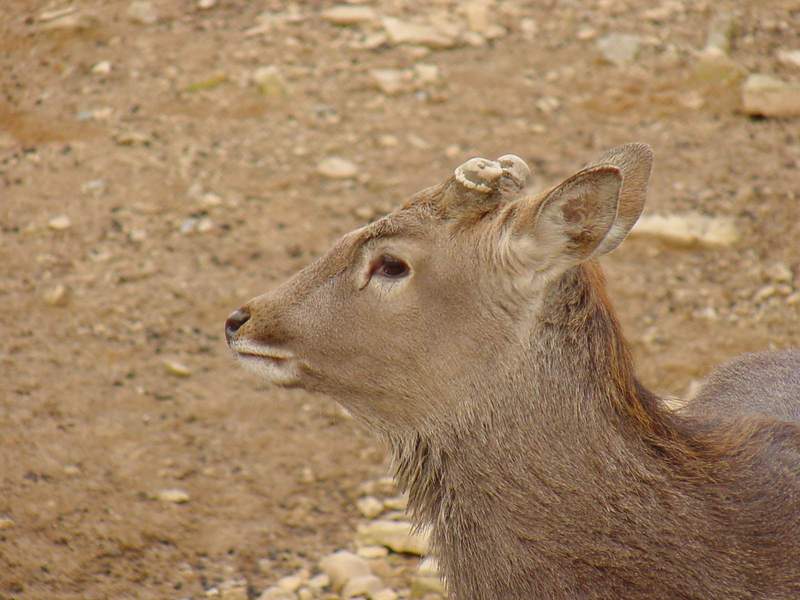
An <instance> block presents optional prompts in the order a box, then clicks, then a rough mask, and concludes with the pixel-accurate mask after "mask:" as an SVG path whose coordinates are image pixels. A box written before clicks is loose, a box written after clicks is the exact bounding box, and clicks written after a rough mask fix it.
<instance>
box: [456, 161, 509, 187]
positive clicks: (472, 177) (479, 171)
mask: <svg viewBox="0 0 800 600" xmlns="http://www.w3.org/2000/svg"><path fill="white" fill-rule="evenodd" d="M455 176H456V179H457V180H458V181H459V183H461V185H463V186H464V187H466V188H469V189H471V190H476V191H478V192H481V193H483V194H488V193H489V192H491V191H492V190H493V189H494V187H495V185H494V184H495V183H496V182H497V181H498V180H499V179H500V177H502V176H503V167H501V166H500V163H499V162H496V161H494V160H489V159H487V158H470V159H469V160H468V161H467V162H465V163H464V164H463V165H461V166H460V167H458V168H456V170H455Z"/></svg>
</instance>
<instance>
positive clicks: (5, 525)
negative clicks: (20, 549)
mask: <svg viewBox="0 0 800 600" xmlns="http://www.w3.org/2000/svg"><path fill="white" fill-rule="evenodd" d="M14 525H15V523H14V519H12V518H11V517H0V529H11V528H12V527H14Z"/></svg>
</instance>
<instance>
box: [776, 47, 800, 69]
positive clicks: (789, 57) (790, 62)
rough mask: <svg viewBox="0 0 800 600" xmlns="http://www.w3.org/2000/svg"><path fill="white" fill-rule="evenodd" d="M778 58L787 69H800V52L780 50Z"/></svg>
mask: <svg viewBox="0 0 800 600" xmlns="http://www.w3.org/2000/svg"><path fill="white" fill-rule="evenodd" d="M777 56H778V61H780V62H781V63H783V64H784V65H786V66H787V67H800V50H778V54H777Z"/></svg>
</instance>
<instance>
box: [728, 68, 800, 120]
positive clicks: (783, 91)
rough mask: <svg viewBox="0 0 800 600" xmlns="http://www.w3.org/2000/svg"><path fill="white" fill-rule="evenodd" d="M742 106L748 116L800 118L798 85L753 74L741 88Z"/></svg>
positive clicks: (799, 84)
mask: <svg viewBox="0 0 800 600" xmlns="http://www.w3.org/2000/svg"><path fill="white" fill-rule="evenodd" d="M742 106H743V109H744V112H745V113H747V114H748V115H759V116H765V117H797V116H800V83H788V82H785V81H782V80H781V79H778V78H777V77H773V76H771V75H763V74H760V73H754V74H752V75H750V76H749V77H748V78H747V79H746V80H745V82H744V85H743V86H742Z"/></svg>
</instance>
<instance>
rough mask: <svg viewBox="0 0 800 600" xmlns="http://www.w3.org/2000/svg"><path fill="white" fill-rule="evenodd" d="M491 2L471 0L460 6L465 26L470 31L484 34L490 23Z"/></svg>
mask: <svg viewBox="0 0 800 600" xmlns="http://www.w3.org/2000/svg"><path fill="white" fill-rule="evenodd" d="M491 8H492V6H491V2H489V1H487V0H471V1H470V2H466V3H465V4H463V5H462V10H463V11H464V15H465V16H466V17H467V25H469V28H470V30H471V31H474V32H476V33H483V34H485V33H486V31H487V30H488V29H489V27H490V26H491V25H492V22H491V18H490V15H491Z"/></svg>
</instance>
